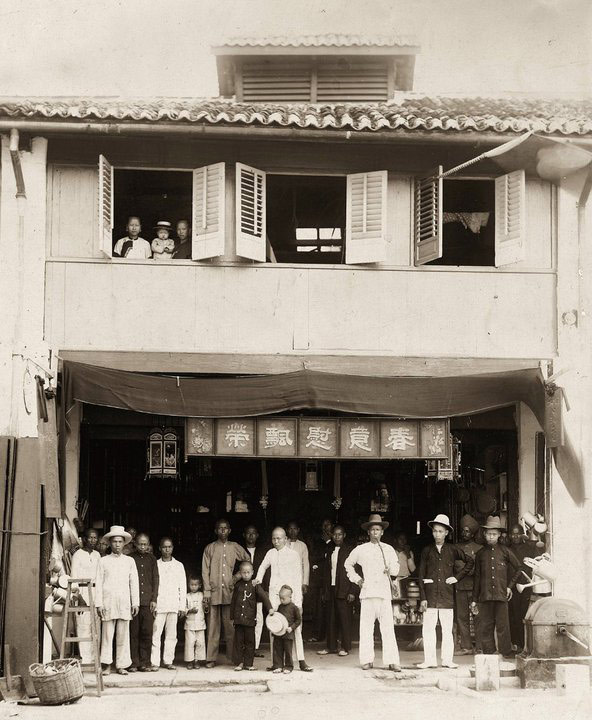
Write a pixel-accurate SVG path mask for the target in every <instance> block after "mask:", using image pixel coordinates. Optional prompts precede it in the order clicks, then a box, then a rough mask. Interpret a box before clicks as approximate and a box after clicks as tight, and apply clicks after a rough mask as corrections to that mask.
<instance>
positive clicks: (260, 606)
mask: <svg viewBox="0 0 592 720" xmlns="http://www.w3.org/2000/svg"><path fill="white" fill-rule="evenodd" d="M262 633H263V603H260V602H258V603H257V620H256V622H255V650H259V645H261V634H262Z"/></svg>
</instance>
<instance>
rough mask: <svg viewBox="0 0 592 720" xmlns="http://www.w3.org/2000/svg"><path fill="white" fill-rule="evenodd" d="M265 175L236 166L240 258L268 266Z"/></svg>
mask: <svg viewBox="0 0 592 720" xmlns="http://www.w3.org/2000/svg"><path fill="white" fill-rule="evenodd" d="M265 214H266V202H265V173H264V172H263V171H262V170H257V169H256V168H252V167H249V166H248V165H243V164H242V163H237V164H236V254H237V255H239V256H240V257H244V258H249V259H250V260H259V261H260V262H265V245H266V227H265V225H266V223H265Z"/></svg>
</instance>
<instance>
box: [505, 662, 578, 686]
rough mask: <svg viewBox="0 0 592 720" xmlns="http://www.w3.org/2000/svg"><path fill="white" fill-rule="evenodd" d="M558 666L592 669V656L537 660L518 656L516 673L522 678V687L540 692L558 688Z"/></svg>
mask: <svg viewBox="0 0 592 720" xmlns="http://www.w3.org/2000/svg"><path fill="white" fill-rule="evenodd" d="M557 665H587V666H588V667H589V668H592V656H590V655H581V656H579V657H563V658H537V657H524V656H523V655H517V656H516V673H517V675H518V677H519V678H520V687H521V688H527V689H539V690H540V689H544V688H554V687H556V667H557Z"/></svg>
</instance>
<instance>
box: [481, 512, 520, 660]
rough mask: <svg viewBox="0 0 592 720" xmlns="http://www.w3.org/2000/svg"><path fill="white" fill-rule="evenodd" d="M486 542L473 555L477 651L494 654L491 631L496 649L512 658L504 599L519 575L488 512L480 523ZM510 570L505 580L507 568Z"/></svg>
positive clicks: (499, 527) (498, 524)
mask: <svg viewBox="0 0 592 720" xmlns="http://www.w3.org/2000/svg"><path fill="white" fill-rule="evenodd" d="M481 527H482V528H483V530H484V531H485V532H484V535H485V542H486V543H487V545H485V546H484V547H482V548H481V550H479V552H478V553H477V555H476V556H475V580H474V584H473V602H472V603H471V607H472V608H473V610H475V608H477V607H478V610H479V636H480V641H481V651H482V652H483V653H485V654H486V655H491V654H495V652H496V649H495V633H496V632H497V642H498V650H499V652H500V653H501V654H502V655H503V656H504V657H513V656H514V655H515V653H514V652H512V642H511V639H510V621H509V617H508V601H509V600H510V599H511V598H512V589H513V587H514V585H515V584H516V582H517V580H518V578H519V577H520V568H521V566H520V561H519V560H518V558H517V557H516V556H515V555H514V553H513V552H512V551H511V550H510V549H509V548H508V547H506V546H505V545H500V544H499V538H500V535H501V534H502V525H501V521H500V519H499V517H494V516H492V515H490V516H489V517H488V518H487V522H486V523H485V525H482V526H481ZM510 567H512V568H513V569H514V573H513V575H512V576H511V579H510V580H509V581H508V571H509V568H510Z"/></svg>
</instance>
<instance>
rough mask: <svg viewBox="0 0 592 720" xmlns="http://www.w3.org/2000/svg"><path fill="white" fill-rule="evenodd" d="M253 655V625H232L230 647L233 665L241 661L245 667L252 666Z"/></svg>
mask: <svg viewBox="0 0 592 720" xmlns="http://www.w3.org/2000/svg"><path fill="white" fill-rule="evenodd" d="M254 657H255V627H254V626H253V627H251V626H250V625H235V626H234V644H233V647H232V661H233V663H234V664H235V665H240V664H241V663H242V664H243V665H244V666H245V667H253V658H254Z"/></svg>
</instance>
